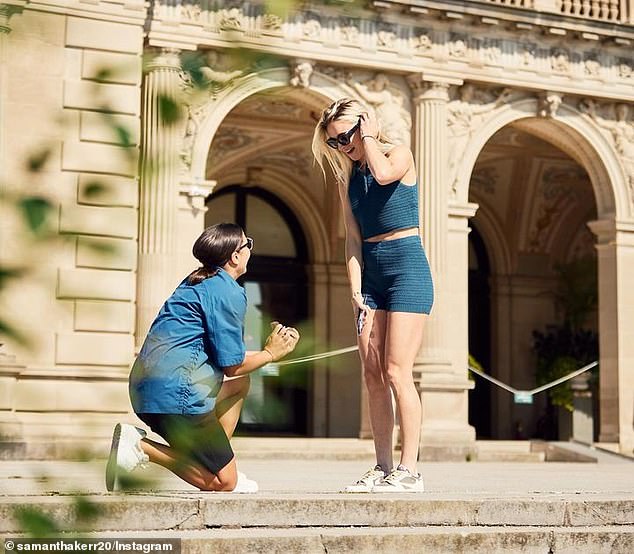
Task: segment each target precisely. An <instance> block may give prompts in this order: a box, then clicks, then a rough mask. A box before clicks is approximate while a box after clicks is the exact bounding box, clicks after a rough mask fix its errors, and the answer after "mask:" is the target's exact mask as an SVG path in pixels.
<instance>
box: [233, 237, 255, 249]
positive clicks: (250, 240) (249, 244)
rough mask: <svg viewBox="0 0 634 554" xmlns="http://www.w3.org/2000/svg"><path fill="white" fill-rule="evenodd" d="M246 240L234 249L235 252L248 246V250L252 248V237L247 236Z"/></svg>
mask: <svg viewBox="0 0 634 554" xmlns="http://www.w3.org/2000/svg"><path fill="white" fill-rule="evenodd" d="M246 241H247V242H245V243H244V244H243V245H242V246H240V248H238V249H237V250H236V252H240V250H242V249H243V248H248V249H249V250H252V249H253V239H252V238H251V237H247V238H246Z"/></svg>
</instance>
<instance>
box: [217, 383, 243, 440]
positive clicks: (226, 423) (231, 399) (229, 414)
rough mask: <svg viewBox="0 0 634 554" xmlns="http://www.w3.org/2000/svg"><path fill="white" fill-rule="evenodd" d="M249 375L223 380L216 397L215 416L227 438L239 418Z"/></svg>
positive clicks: (234, 428) (231, 433) (230, 435)
mask: <svg viewBox="0 0 634 554" xmlns="http://www.w3.org/2000/svg"><path fill="white" fill-rule="evenodd" d="M250 386H251V377H250V376H249V375H245V376H244V377H237V378H233V379H229V380H226V381H223V383H222V387H221V388H220V392H218V396H217V397H216V407H215V410H214V411H215V412H216V417H217V418H218V421H219V422H220V425H222V428H223V429H224V430H225V433H226V435H227V437H228V438H229V439H231V437H233V432H234V431H235V430H236V425H237V424H238V420H239V419H240V412H241V411H242V406H243V404H244V399H245V398H246V396H247V394H248V393H249V387H250Z"/></svg>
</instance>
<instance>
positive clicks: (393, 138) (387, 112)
mask: <svg viewBox="0 0 634 554" xmlns="http://www.w3.org/2000/svg"><path fill="white" fill-rule="evenodd" d="M347 84H348V85H350V86H351V87H352V88H353V89H354V91H355V92H356V93H357V94H358V95H359V96H360V97H361V99H362V100H363V101H364V102H365V103H366V104H367V105H368V106H371V107H372V108H374V111H375V113H376V117H377V119H378V120H379V124H380V125H381V133H382V134H383V135H384V136H385V137H386V138H387V139H389V140H390V142H393V143H394V144H405V145H407V146H409V145H410V142H411V131H412V116H411V114H410V110H409V100H408V98H407V97H406V96H405V94H404V93H403V92H402V91H401V90H400V89H399V88H398V87H396V86H395V85H394V84H393V83H392V82H391V81H390V78H389V77H388V76H387V75H386V74H385V73H377V74H375V75H374V77H373V78H371V79H368V80H367V81H364V82H358V81H356V80H354V79H349V80H348V83H347Z"/></svg>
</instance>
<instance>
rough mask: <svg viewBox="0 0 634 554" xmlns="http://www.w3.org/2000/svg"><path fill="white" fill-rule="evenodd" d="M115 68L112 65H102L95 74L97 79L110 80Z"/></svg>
mask: <svg viewBox="0 0 634 554" xmlns="http://www.w3.org/2000/svg"><path fill="white" fill-rule="evenodd" d="M113 74H114V70H113V68H112V67H101V68H99V70H98V71H97V73H96V74H95V80H96V81H109V80H111V79H112V76H113Z"/></svg>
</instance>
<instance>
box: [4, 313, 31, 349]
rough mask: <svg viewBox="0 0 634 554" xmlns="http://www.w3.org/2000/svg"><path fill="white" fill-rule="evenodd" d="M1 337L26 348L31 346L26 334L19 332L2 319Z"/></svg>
mask: <svg viewBox="0 0 634 554" xmlns="http://www.w3.org/2000/svg"><path fill="white" fill-rule="evenodd" d="M0 335H1V336H4V337H7V338H10V339H11V340H12V341H13V342H15V343H17V344H20V345H22V346H24V347H29V346H30V344H31V343H30V341H29V339H28V338H27V336H26V335H25V334H24V333H22V332H20V331H18V330H17V329H16V328H15V327H13V325H11V324H9V323H7V322H6V321H3V320H2V319H0Z"/></svg>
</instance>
